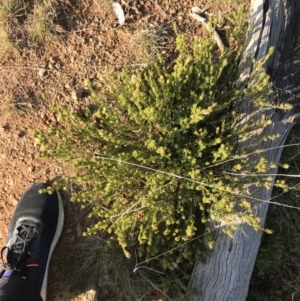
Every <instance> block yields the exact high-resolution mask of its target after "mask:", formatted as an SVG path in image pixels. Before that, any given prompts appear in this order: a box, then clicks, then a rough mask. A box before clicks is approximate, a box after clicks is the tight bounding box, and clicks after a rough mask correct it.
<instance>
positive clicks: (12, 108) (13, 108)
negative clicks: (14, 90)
mask: <svg viewBox="0 0 300 301" xmlns="http://www.w3.org/2000/svg"><path fill="white" fill-rule="evenodd" d="M31 108H32V104H30V103H28V102H26V101H23V100H22V99H21V98H20V97H18V96H11V97H10V98H8V99H7V100H5V101H4V102H3V103H1V104H0V116H3V115H11V114H12V115H22V114H24V113H26V112H28V111H29V110H30V109H31Z"/></svg>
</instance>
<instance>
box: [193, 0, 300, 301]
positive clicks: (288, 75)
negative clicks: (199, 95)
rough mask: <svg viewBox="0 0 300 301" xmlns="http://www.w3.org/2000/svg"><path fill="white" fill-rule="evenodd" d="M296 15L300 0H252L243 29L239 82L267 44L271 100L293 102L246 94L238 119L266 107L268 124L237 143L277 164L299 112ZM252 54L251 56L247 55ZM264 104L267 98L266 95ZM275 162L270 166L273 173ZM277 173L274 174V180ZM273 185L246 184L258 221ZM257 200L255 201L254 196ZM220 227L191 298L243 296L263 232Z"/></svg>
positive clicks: (237, 299) (217, 300)
mask: <svg viewBox="0 0 300 301" xmlns="http://www.w3.org/2000/svg"><path fill="white" fill-rule="evenodd" d="M299 15H300V2H299V0H270V1H267V0H252V3H251V17H250V29H249V32H248V34H247V38H246V42H245V47H244V51H243V56H242V60H241V65H240V66H241V68H240V83H239V84H240V85H246V84H247V80H248V77H249V74H250V73H251V70H252V63H251V59H253V58H255V59H261V58H264V57H265V55H266V53H267V52H268V50H269V48H270V47H271V46H273V47H274V52H273V54H272V55H271V57H270V59H269V60H268V61H267V62H266V64H265V69H266V71H267V72H268V73H269V74H270V76H271V83H272V86H273V88H274V95H273V101H275V102H276V103H277V104H280V103H286V102H288V103H290V104H292V105H293V108H292V109H291V110H289V111H281V110H278V109H274V108H271V107H270V108H266V109H264V110H261V109H258V108H256V107H255V106H254V104H253V102H252V101H251V99H250V100H249V99H248V100H247V99H245V100H244V101H243V102H242V104H241V106H240V112H241V114H242V118H241V121H240V124H241V125H242V124H243V123H244V122H246V121H247V120H248V121H249V116H250V115H251V120H252V121H253V123H255V122H256V121H257V120H258V119H259V118H260V117H261V114H262V113H264V114H265V115H266V116H267V117H268V118H269V119H271V121H272V124H271V125H270V126H268V127H267V128H265V129H263V130H262V131H259V130H258V131H256V132H255V133H253V135H251V138H250V139H248V140H247V141H245V140H243V137H239V138H240V141H239V143H238V148H240V149H247V150H249V151H250V152H251V150H252V151H254V150H257V149H260V150H265V151H264V152H263V154H264V156H265V158H266V159H267V160H268V161H270V162H274V163H276V164H278V163H279V161H280V157H281V152H282V146H283V145H284V143H285V140H286V137H287V135H288V133H289V131H290V129H291V128H292V126H293V125H294V124H295V122H297V120H298V118H299V107H298V104H299V105H300V91H299V90H300V63H297V62H294V56H293V42H294V36H295V31H296V26H297V22H298V20H299ZM249 58H250V60H249ZM266 104H267V101H266ZM274 134H279V138H278V139H276V140H274V141H271V140H268V141H263V140H262V137H263V136H265V135H274ZM250 162H253V163H252V164H253V166H254V165H255V164H256V158H255V155H253V156H252V157H250ZM276 172H277V168H272V169H270V170H269V171H268V173H269V174H270V175H274V174H276ZM274 180H275V177H274V176H273V183H274ZM271 194H272V189H268V190H267V189H265V188H262V187H260V188H257V187H255V185H253V186H252V187H250V195H251V197H252V198H250V199H249V201H251V203H252V206H253V210H254V212H255V213H256V215H257V216H258V217H260V218H261V220H262V223H263V224H264V221H265V219H266V215H267V210H268V205H269V203H268V201H269V200H270V198H271ZM258 200H259V201H258ZM221 230H222V229H221V227H219V230H218V236H217V238H216V244H215V247H214V250H213V253H212V255H211V257H208V258H207V259H206V260H205V262H204V263H197V264H195V266H194V270H193V274H192V276H191V279H190V283H189V287H190V289H191V291H192V292H191V294H190V295H189V300H190V301H231V300H232V301H243V300H245V299H246V297H247V294H248V287H249V282H250V278H251V274H252V271H253V267H254V263H255V259H256V255H257V252H258V248H259V245H260V241H261V235H262V233H261V232H259V231H257V232H256V231H254V230H253V229H252V228H251V227H249V226H247V225H245V224H244V223H242V222H241V223H240V224H239V229H238V230H236V231H234V238H233V239H232V238H230V237H228V236H227V235H225V234H223V233H222V231H221Z"/></svg>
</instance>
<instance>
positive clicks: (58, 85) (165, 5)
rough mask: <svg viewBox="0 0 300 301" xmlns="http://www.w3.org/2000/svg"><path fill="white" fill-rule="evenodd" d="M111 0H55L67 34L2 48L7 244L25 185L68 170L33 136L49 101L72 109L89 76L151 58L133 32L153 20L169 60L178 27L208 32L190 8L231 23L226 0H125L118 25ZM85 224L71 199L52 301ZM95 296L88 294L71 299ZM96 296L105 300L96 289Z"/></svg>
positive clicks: (2, 234) (1, 194) (1, 234)
mask: <svg viewBox="0 0 300 301" xmlns="http://www.w3.org/2000/svg"><path fill="white" fill-rule="evenodd" d="M106 2H107V1H104V0H102V1H101V0H94V1H85V2H84V3H80V2H77V3H71V2H69V1H63V2H57V3H58V8H59V16H58V20H59V24H60V25H61V26H62V28H63V32H62V33H60V34H57V35H55V36H53V37H51V38H50V39H48V40H47V41H44V42H42V43H33V44H30V43H27V44H26V45H25V46H24V47H20V46H19V47H18V48H15V49H13V50H11V51H9V52H6V51H4V49H3V50H1V49H0V149H1V151H0V177H1V179H2V181H1V182H0V209H1V210H0V220H1V231H0V244H1V245H2V246H5V244H6V236H7V226H8V224H9V222H10V219H11V216H12V214H13V212H14V209H15V206H16V205H17V203H18V200H19V199H20V197H21V195H22V193H23V192H24V191H25V189H27V187H29V185H30V184H31V183H33V182H44V181H50V180H51V179H53V178H55V177H56V176H59V175H62V174H63V173H64V170H63V167H62V165H61V164H60V163H59V162H54V161H53V162H51V161H49V160H47V161H45V160H43V159H41V158H39V154H40V146H39V145H38V144H37V143H36V142H35V140H34V138H33V136H32V132H33V130H32V129H41V128H43V129H46V128H48V127H49V126H50V125H51V124H52V123H56V122H57V120H56V116H55V114H53V113H52V111H51V108H50V107H51V105H52V104H54V103H55V104H63V105H66V106H68V107H70V110H71V109H73V110H74V109H75V110H78V109H80V108H81V107H82V106H84V104H85V102H86V101H88V100H87V99H86V98H76V97H74V93H75V92H76V91H77V90H78V89H81V88H84V87H85V86H86V84H87V81H88V80H91V81H93V82H94V83H95V84H97V81H98V78H99V76H100V75H102V74H105V73H106V72H108V71H115V72H117V71H118V70H120V69H121V68H122V67H123V66H125V65H127V66H133V67H134V66H139V65H141V64H147V63H148V62H149V60H150V59H151V58H152V57H151V54H149V53H148V54H147V53H146V54H145V53H143V52H142V53H141V50H138V51H139V52H140V53H137V52H136V51H137V49H139V48H138V47H137V46H138V45H137V44H136V43H139V42H138V40H137V39H136V38H135V37H136V34H137V32H140V31H141V30H145V29H149V28H153V27H154V28H155V27H156V28H164V29H166V32H167V35H166V40H165V41H166V42H165V43H162V44H160V46H159V47H160V48H159V51H162V52H163V54H164V55H165V56H166V57H169V58H171V59H172V57H173V55H174V52H175V50H174V37H175V34H174V30H173V28H174V26H176V27H177V30H178V32H179V33H183V34H185V35H186V36H188V37H193V36H196V35H197V36H202V37H203V38H204V39H205V38H208V34H207V31H206V30H205V29H204V28H203V27H202V25H200V24H198V23H197V22H196V21H194V20H193V19H191V18H190V17H189V11H190V9H191V7H193V6H198V7H200V8H207V9H208V11H209V13H212V14H214V15H215V16H216V15H217V14H219V15H221V16H222V22H224V24H225V23H228V24H229V23H230V20H229V19H228V15H229V14H228V13H229V10H231V9H234V7H228V5H226V1H225V0H224V1H216V2H210V3H207V2H206V1H204V0H200V1H196V0H195V1H192V0H184V1H182V0H176V1H174V0H157V1H155V0H145V1H141V0H136V1H132V0H129V1H125V0H124V1H120V4H121V5H122V7H123V8H124V11H125V16H126V22H125V24H124V25H123V26H119V25H118V21H117V18H116V15H115V14H114V12H113V10H112V8H111V6H109V5H107V4H105V3H106ZM161 34H162V33H161ZM163 34H165V33H163ZM85 223H86V218H85V212H83V211H82V210H80V209H79V208H78V206H77V205H74V204H72V203H68V204H67V205H66V224H65V228H64V232H63V235H62V238H61V241H60V244H59V246H58V248H57V251H56V253H55V254H54V256H53V266H52V269H51V275H50V281H49V301H53V300H56V301H58V300H67V297H66V295H64V294H63V292H62V291H61V290H62V288H61V287H60V286H59V285H57V282H58V281H60V279H61V277H65V276H66V277H67V274H68V273H71V272H73V271H74V269H73V267H74V264H75V265H76V263H72V262H70V260H67V259H68V257H70V254H71V253H72V248H73V246H74V245H75V244H76V243H77V242H78V241H80V240H81V239H82V238H81V234H82V231H83V229H84V227H85ZM68 265H73V266H72V267H71V266H68ZM64 274H65V276H64ZM76 276H77V277H80V275H76ZM91 294H93V293H91ZM60 296H64V297H60ZM93 298H94V297H93V296H92V297H91V295H88V294H85V295H83V296H79V297H77V299H72V300H77V301H80V300H93ZM68 300H69V299H68ZM95 300H96V299H95ZM98 300H104V299H101V298H100V297H99V296H98ZM105 300H106V299H105Z"/></svg>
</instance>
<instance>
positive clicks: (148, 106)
mask: <svg viewBox="0 0 300 301" xmlns="http://www.w3.org/2000/svg"><path fill="white" fill-rule="evenodd" d="M191 44H192V45H190V43H188V42H187V41H186V40H185V39H184V38H183V37H180V36H179V37H178V38H177V50H178V57H177V59H176V62H175V64H174V66H173V67H169V68H167V67H166V64H165V63H164V60H163V59H160V60H159V61H158V62H157V63H154V64H151V65H150V66H148V67H147V68H145V69H143V70H135V71H132V70H129V69H125V70H124V71H123V72H122V73H121V75H120V76H117V75H112V76H111V77H109V78H105V79H103V82H104V83H106V87H107V91H105V92H102V93H101V95H100V93H99V92H96V91H97V89H96V87H94V88H91V90H92V95H91V99H92V102H93V103H92V105H91V106H90V108H88V109H86V110H85V112H84V114H83V115H82V114H81V116H79V115H78V114H77V113H76V112H70V110H69V109H67V108H66V107H55V108H54V111H55V112H56V113H57V115H58V119H59V121H60V124H59V125H52V126H51V128H50V129H49V131H48V132H47V131H46V132H45V131H36V133H35V137H36V138H37V139H38V140H39V141H40V143H41V144H42V145H43V147H44V156H46V157H56V158H61V159H63V160H65V161H68V162H71V163H73V164H75V165H76V167H77V168H78V170H79V174H78V176H77V177H76V178H75V179H74V181H76V183H79V184H81V185H82V190H81V191H79V192H77V193H75V194H74V195H73V200H74V201H79V202H81V203H82V206H92V212H91V214H90V217H94V218H96V219H97V220H98V222H96V223H95V224H94V226H93V227H91V228H88V229H87V230H86V234H93V233H96V232H97V231H99V230H103V229H104V230H107V231H108V232H109V233H110V234H111V239H112V240H116V241H118V243H119V244H120V245H121V246H122V248H123V250H124V252H125V254H126V256H128V257H130V256H131V255H132V252H131V250H132V248H130V247H131V246H134V247H135V246H138V256H139V257H141V258H143V259H144V260H149V259H150V258H153V257H155V256H160V255H161V254H162V256H160V259H162V261H161V262H162V264H163V266H164V268H167V267H168V268H170V269H172V268H173V265H172V263H174V262H177V263H179V262H181V261H182V260H185V261H188V262H190V263H193V262H195V261H197V260H200V259H201V255H202V252H203V250H204V249H205V248H203V243H204V242H205V243H206V245H207V246H208V247H209V248H211V247H212V245H213V239H212V237H211V236H210V235H209V234H210V233H211V232H210V231H211V229H210V228H209V226H208V225H209V222H210V221H212V220H214V221H215V222H220V223H222V225H225V226H226V227H225V230H226V229H227V230H228V229H232V228H236V227H237V225H238V224H239V223H240V222H245V223H248V224H250V225H251V226H253V227H254V228H255V229H261V227H260V226H259V220H258V219H257V218H256V217H255V216H254V214H253V213H252V210H251V206H250V204H249V203H248V201H246V200H245V199H243V198H241V199H240V201H238V198H236V197H233V195H236V194H238V193H239V192H241V187H240V179H239V178H234V177H233V176H230V175H227V174H224V173H223V171H224V170H225V169H226V170H227V171H239V170H241V169H242V168H245V167H246V166H247V158H246V156H244V157H241V159H240V160H237V158H238V156H236V157H235V156H234V154H235V145H236V137H237V135H243V133H247V132H248V131H249V129H248V128H247V126H244V127H243V128H240V127H237V126H236V123H237V116H236V112H235V110H234V105H235V106H236V105H237V100H238V99H239V98H240V97H241V94H242V92H240V91H239V90H238V89H237V88H236V85H235V83H236V80H237V78H236V76H237V66H238V60H237V56H238V52H232V51H230V50H224V51H222V52H221V53H220V54H218V53H216V50H215V48H214V45H213V43H212V42H211V41H203V40H201V39H198V38H195V39H194V41H193V43H191ZM257 69H259V66H258V67H257ZM255 72H258V70H256V71H255ZM267 85H268V77H267V76H266V75H265V74H263V73H261V75H260V76H259V80H254V79H253V83H252V84H251V87H250V86H249V87H248V88H247V89H246V90H244V91H243V93H244V95H245V97H249V98H251V97H252V96H253V95H255V97H256V99H258V101H259V100H262V99H263V98H264V97H265V95H266V94H268V93H269V92H268V88H267ZM252 94H253V95H252ZM266 125H268V122H267V121H266V120H264V117H262V119H261V120H259V121H258V123H257V125H256V126H260V127H261V126H266ZM252 129H253V128H252ZM250 130H251V128H250ZM234 158H235V159H236V160H232V159H234ZM226 161H228V162H227V163H226ZM233 162H234V164H233ZM260 163H261V162H260ZM263 163H264V162H263ZM262 165H263V164H262ZM238 207H242V208H244V212H243V213H237V212H236V209H237V208H238Z"/></svg>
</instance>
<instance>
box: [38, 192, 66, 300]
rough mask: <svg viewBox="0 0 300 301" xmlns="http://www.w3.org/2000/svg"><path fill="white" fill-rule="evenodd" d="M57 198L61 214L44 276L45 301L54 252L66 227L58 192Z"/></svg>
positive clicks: (43, 292) (43, 295)
mask: <svg viewBox="0 0 300 301" xmlns="http://www.w3.org/2000/svg"><path fill="white" fill-rule="evenodd" d="M56 193H57V196H58V207H59V214H58V223H57V227H56V232H55V235H54V238H53V241H52V244H51V246H50V251H49V256H48V261H47V265H46V271H45V276H44V281H43V285H42V289H41V297H42V299H43V301H46V300H47V284H48V273H49V266H50V260H51V257H52V254H53V251H54V249H55V247H56V245H57V242H58V240H59V238H60V236H61V233H62V230H63V225H64V218H65V216H64V206H63V202H62V198H61V195H60V193H59V192H58V191H56Z"/></svg>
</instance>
